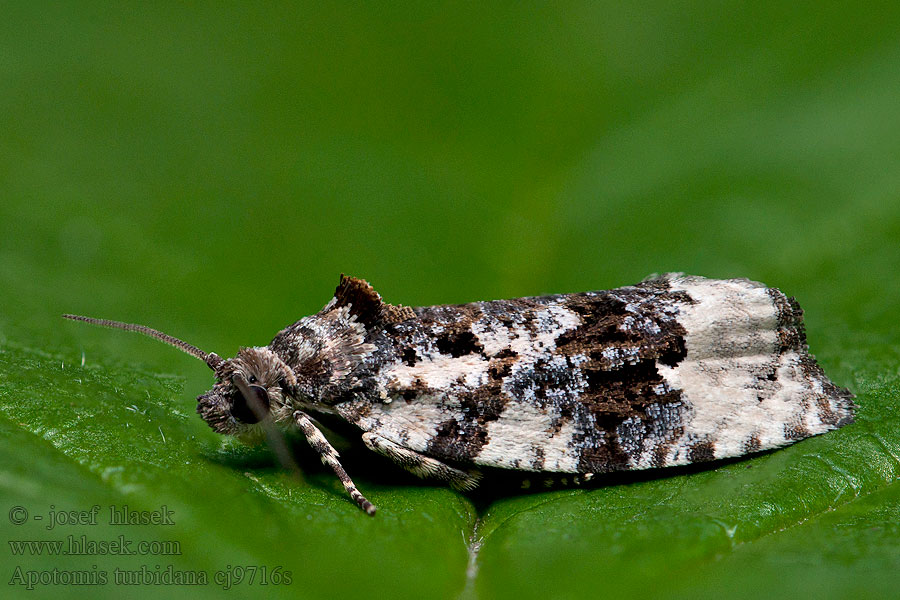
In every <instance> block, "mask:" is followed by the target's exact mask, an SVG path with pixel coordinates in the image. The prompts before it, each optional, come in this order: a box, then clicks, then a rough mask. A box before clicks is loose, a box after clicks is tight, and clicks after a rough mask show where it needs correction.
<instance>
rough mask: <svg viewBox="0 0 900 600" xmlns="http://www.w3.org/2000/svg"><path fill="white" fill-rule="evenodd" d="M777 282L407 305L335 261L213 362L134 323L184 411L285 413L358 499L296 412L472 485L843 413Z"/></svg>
mask: <svg viewBox="0 0 900 600" xmlns="http://www.w3.org/2000/svg"><path fill="white" fill-rule="evenodd" d="M802 315H803V312H802V311H801V309H800V307H799V306H798V305H797V303H796V302H795V301H794V299H793V298H788V297H786V296H785V295H784V294H783V293H782V292H780V291H779V290H777V289H775V288H768V287H766V286H764V285H762V284H760V283H756V282H753V281H749V280H746V279H728V280H716V279H706V278H704V277H692V276H685V275H683V274H680V273H669V274H666V275H662V276H657V277H654V278H651V279H648V280H646V281H643V282H641V283H639V284H637V285H634V286H628V287H621V288H617V289H614V290H608V291H597V292H585V293H577V294H558V295H552V296H540V297H532V298H517V299H514V300H495V301H490V302H472V303H470V304H458V305H447V306H426V307H420V308H410V307H405V306H394V305H391V304H387V303H385V302H383V301H382V299H381V296H379V295H378V294H377V293H376V292H375V290H373V289H372V287H371V286H370V285H369V284H368V283H366V282H365V281H363V280H361V279H355V278H352V277H345V276H343V275H342V276H341V281H340V285H338V287H337V290H336V291H335V294H334V298H332V299H331V301H330V302H329V303H328V304H326V305H325V307H324V308H322V310H320V311H319V312H318V313H316V314H314V315H311V316H308V317H304V318H302V319H300V320H299V321H297V322H296V323H294V324H293V325H290V326H289V327H287V328H286V329H284V330H282V331H281V332H280V333H278V335H276V336H275V339H273V340H272V342H271V343H270V344H269V345H268V346H263V347H254V348H241V350H240V351H239V352H238V354H237V356H235V357H234V358H231V359H227V360H224V359H222V358H220V357H219V356H217V355H216V354H213V353H206V352H203V351H201V350H200V349H198V348H196V347H195V346H192V345H190V344H187V343H185V342H183V341H181V340H179V339H176V338H174V337H172V336H169V335H166V334H164V333H161V332H159V331H156V330H154V329H150V328H149V327H145V326H143V325H132V324H127V323H119V322H117V321H108V320H101V319H92V318H88V317H79V316H75V315H65V316H66V317H67V318H69V319H75V320H79V321H85V322H88V323H94V324H97V325H103V326H107V327H114V328H119V329H125V330H129V331H137V332H139V333H143V334H145V335H149V336H151V337H154V338H156V339H159V340H162V341H163V342H166V343H168V344H171V345H172V346H175V347H176V348H179V349H181V350H183V351H185V352H187V353H188V354H190V355H192V356H195V357H197V358H199V359H201V360H203V361H204V362H206V364H207V365H208V366H209V367H210V368H211V369H212V370H213V371H214V372H215V377H216V380H217V381H216V383H215V385H214V386H213V387H212V389H211V390H209V391H208V392H206V393H205V394H203V395H202V396H200V397H199V398H198V399H197V400H198V403H197V412H198V413H200V416H202V417H203V419H204V420H205V421H206V422H207V423H208V424H209V425H210V426H211V427H212V428H213V429H214V430H215V431H217V432H219V433H223V434H229V435H234V436H238V437H240V438H252V437H256V436H258V435H259V433H260V430H261V429H260V428H261V427H264V426H266V425H268V426H270V427H271V425H272V423H274V424H278V425H289V426H296V427H297V428H299V429H300V431H301V432H302V433H303V435H304V436H305V437H306V440H307V441H308V442H309V444H310V445H311V446H312V448H313V449H314V450H315V451H316V452H317V453H318V454H319V456H320V457H321V459H322V462H323V463H325V464H326V465H327V466H329V467H330V468H331V469H333V470H334V472H335V473H336V474H337V476H338V478H339V479H340V480H341V482H342V483H343V485H344V487H345V488H346V490H347V492H348V493H349V494H350V496H351V497H352V498H353V500H355V501H356V503H357V504H358V505H359V506H360V508H362V509H363V510H364V511H365V512H367V513H368V514H370V515H371V514H374V513H375V507H374V506H373V505H372V503H371V502H369V501H368V500H366V498H365V497H364V496H363V495H362V494H361V493H360V492H359V490H358V489H357V488H356V486H355V485H354V484H353V481H352V480H351V479H350V477H349V476H348V475H347V473H346V471H344V468H343V467H342V466H341V463H340V462H339V460H338V453H337V452H336V451H335V450H334V448H333V447H332V446H331V444H330V443H329V442H328V440H327V439H325V437H324V436H323V435H322V433H321V432H320V431H319V429H318V428H317V427H316V426H315V424H314V423H313V421H312V420H311V418H310V415H317V414H322V413H329V414H331V415H336V416H337V417H338V418H340V419H342V420H344V421H346V422H347V423H350V424H352V425H355V426H356V427H357V428H359V430H360V431H361V432H362V440H363V442H364V443H365V445H366V446H367V447H368V448H370V449H371V450H374V451H375V452H377V453H380V454H382V455H384V456H386V457H388V458H389V459H391V460H392V461H394V462H396V463H397V464H399V465H400V466H401V467H403V468H405V469H407V470H409V471H411V472H412V473H415V474H416V475H418V476H421V477H431V478H435V479H438V480H442V481H444V482H447V483H448V484H450V485H452V486H453V487H455V488H458V489H472V488H474V487H475V486H476V485H477V484H478V481H479V478H480V477H481V473H480V471H479V468H480V467H499V468H503V469H517V470H521V471H534V472H553V473H573V474H579V475H580V476H581V478H582V479H586V478H590V477H591V476H593V474H596V473H607V472H610V471H625V470H635V469H648V468H655V467H668V466H675V465H685V464H689V463H697V462H703V461H710V460H715V459H722V458H729V457H736V456H741V455H744V454H748V453H752V452H757V451H761V450H767V449H771V448H777V447H779V446H784V445H787V444H791V443H793V442H796V441H797V440H801V439H803V438H806V437H809V436H813V435H817V434H820V433H824V432H826V431H828V430H831V429H836V428H838V427H841V426H843V425H846V424H847V423H850V422H851V421H852V420H853V411H854V404H853V400H852V399H853V394H851V393H850V391H849V390H847V389H844V388H841V387H838V386H836V385H835V384H833V383H832V382H831V381H830V380H829V379H828V378H827V377H826V376H825V374H824V373H823V372H822V369H821V368H820V367H819V365H818V364H817V363H816V360H815V358H814V357H813V356H812V355H811V354H809V351H808V349H807V345H806V335H805V333H804V328H803V321H802Z"/></svg>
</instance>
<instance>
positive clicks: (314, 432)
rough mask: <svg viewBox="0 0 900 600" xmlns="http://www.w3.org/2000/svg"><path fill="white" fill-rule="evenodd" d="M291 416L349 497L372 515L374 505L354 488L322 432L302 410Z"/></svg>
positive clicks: (336, 454) (335, 451)
mask: <svg viewBox="0 0 900 600" xmlns="http://www.w3.org/2000/svg"><path fill="white" fill-rule="evenodd" d="M293 417H294V422H295V423H296V424H297V427H299V428H300V431H302V432H303V435H304V436H306V441H307V442H309V445H310V446H312V448H313V450H315V451H316V452H318V454H319V458H321V459H322V462H323V463H324V464H326V465H328V466H329V467H331V469H332V470H333V471H334V473H335V475H337V476H338V479H340V480H341V483H342V484H344V489H346V490H347V493H348V494H350V497H351V498H353V500H355V501H356V503H357V504H359V507H360V508H361V509H363V510H364V511H366V513H367V514H369V515H374V514H375V505H374V504H372V503H371V502H369V501H368V500H366V497H365V496H363V495H362V494H361V493H360V492H359V490H358V489H356V486H355V485H354V484H353V480H352V479H350V476H349V475H347V471H345V470H344V467H342V466H341V463H340V461H338V453H337V450H335V449H334V447H333V446H332V445H331V444H330V443H328V440H327V439H325V436H324V435H322V432H321V431H319V429H318V428H317V427H316V426H315V425H313V423H312V421H310V420H309V417H308V416H306V415H305V414H304V413H303V412H301V411H299V410H297V411H294V415H293Z"/></svg>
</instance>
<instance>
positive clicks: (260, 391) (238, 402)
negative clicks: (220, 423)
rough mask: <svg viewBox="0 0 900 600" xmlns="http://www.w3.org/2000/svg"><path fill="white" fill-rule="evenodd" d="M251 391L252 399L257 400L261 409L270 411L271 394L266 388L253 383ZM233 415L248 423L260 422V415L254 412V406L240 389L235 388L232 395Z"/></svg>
mask: <svg viewBox="0 0 900 600" xmlns="http://www.w3.org/2000/svg"><path fill="white" fill-rule="evenodd" d="M250 393H251V394H253V398H251V399H250V400H251V401H254V400H255V401H256V405H257V406H258V407H259V408H260V409H262V410H264V411H265V412H269V394H268V392H266V388H264V387H262V386H259V385H251V386H250ZM231 416H233V417H234V418H235V419H237V420H238V421H240V422H241V423H246V424H248V425H252V424H253V423H258V422H259V417H257V416H256V413H255V412H253V408H252V407H251V406H250V403H249V402H248V401H247V399H246V398H244V395H243V394H242V393H241V391H240V390H235V391H234V394H233V395H232V397H231Z"/></svg>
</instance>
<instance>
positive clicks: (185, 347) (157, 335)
mask: <svg viewBox="0 0 900 600" xmlns="http://www.w3.org/2000/svg"><path fill="white" fill-rule="evenodd" d="M63 317H64V318H66V319H71V320H73V321H82V322H84V323H90V324H91V325H99V326H100V327H109V328H110V329H124V330H125V331H136V332H138V333H142V334H144V335H146V336H148V337H152V338H154V339H157V340H159V341H161V342H165V343H166V344H169V345H170V346H173V347H175V348H178V349H179V350H181V351H182V352H186V353H187V354H190V355H191V356H193V357H195V358H199V359H200V360H202V361H203V362H205V363H206V364H207V365H208V366H209V368H210V369H212V370H213V371H215V370H216V367H218V366H219V364H221V363H222V359H221V358H220V357H219V355H217V354H216V353H214V352H204V351H203V350H201V349H200V348H198V347H196V346H193V345H191V344H188V343H187V342H183V341H181V340H179V339H178V338H176V337H173V336H171V335H169V334H166V333H163V332H161V331H157V330H156V329H151V328H150V327H147V326H146V325H136V324H134V323H122V322H121V321H111V320H109V319H94V318H92V317H82V316H80V315H68V314H66V315H63Z"/></svg>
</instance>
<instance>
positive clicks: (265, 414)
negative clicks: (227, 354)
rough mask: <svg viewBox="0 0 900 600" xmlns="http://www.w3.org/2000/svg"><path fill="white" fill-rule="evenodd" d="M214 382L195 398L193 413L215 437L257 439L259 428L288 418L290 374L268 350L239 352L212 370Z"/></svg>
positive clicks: (258, 349) (248, 349) (250, 349)
mask: <svg viewBox="0 0 900 600" xmlns="http://www.w3.org/2000/svg"><path fill="white" fill-rule="evenodd" d="M213 368H214V370H215V372H216V379H217V380H218V381H217V382H216V384H215V385H214V386H213V387H212V389H211V390H209V391H208V392H206V393H205V394H203V395H201V396H198V397H197V412H198V413H199V414H200V416H201V417H203V420H204V421H206V422H207V423H208V424H209V426H210V427H212V428H213V429H214V430H215V431H217V432H218V433H224V434H228V435H234V436H238V437H240V438H244V439H246V440H247V441H249V440H250V439H254V438H257V437H259V434H260V433H261V431H260V427H259V424H260V423H261V422H263V421H265V420H267V419H270V420H272V421H275V422H276V423H277V422H285V421H289V420H290V418H291V412H292V409H291V401H290V398H291V396H290V390H291V386H292V385H293V384H295V383H296V382H295V380H294V377H293V373H292V372H291V371H290V369H289V368H288V367H287V366H286V365H285V364H284V361H282V360H281V358H280V357H279V356H278V355H277V354H275V353H274V352H272V351H271V350H270V349H269V348H265V347H257V348H241V350H240V351H239V352H238V354H237V356H235V357H234V358H231V359H228V360H221V359H220V362H218V363H217V364H216V366H215V367H213Z"/></svg>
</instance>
